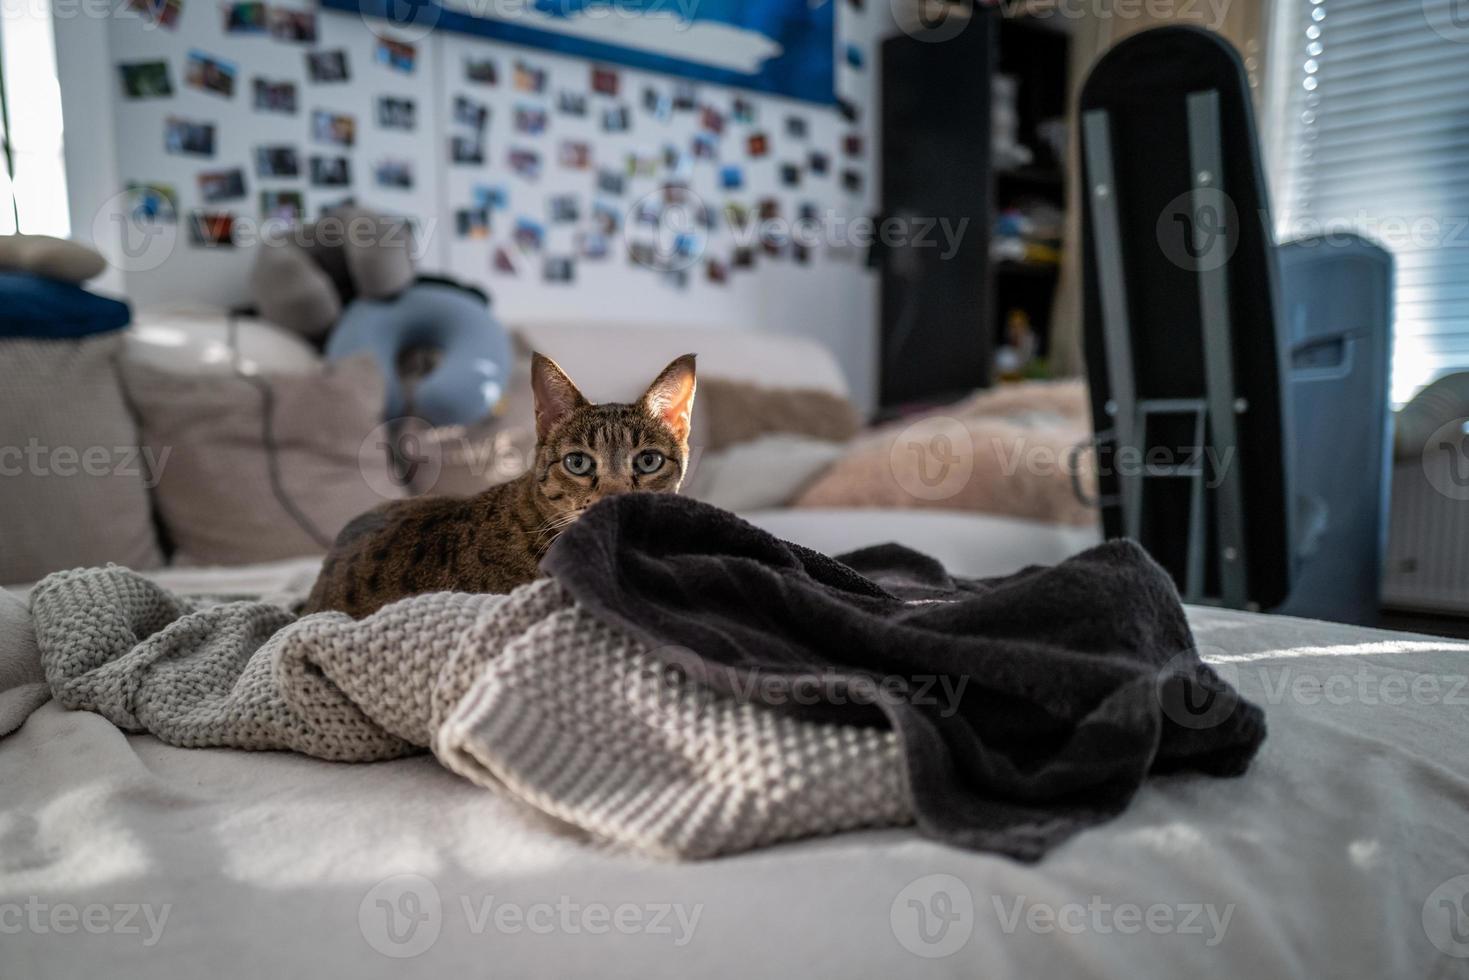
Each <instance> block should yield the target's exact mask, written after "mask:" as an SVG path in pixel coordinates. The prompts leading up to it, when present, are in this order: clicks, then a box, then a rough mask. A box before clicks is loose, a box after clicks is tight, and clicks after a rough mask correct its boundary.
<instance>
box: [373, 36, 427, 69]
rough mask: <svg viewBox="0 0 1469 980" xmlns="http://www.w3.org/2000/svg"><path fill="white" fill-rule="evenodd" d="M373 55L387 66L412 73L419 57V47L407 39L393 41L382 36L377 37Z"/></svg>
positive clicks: (378, 61)
mask: <svg viewBox="0 0 1469 980" xmlns="http://www.w3.org/2000/svg"><path fill="white" fill-rule="evenodd" d="M373 57H374V58H375V59H377V63H378V64H380V65H382V66H383V67H385V68H391V69H393V70H394V71H401V72H404V73H406V74H412V73H413V65H414V62H415V61H416V60H417V58H418V49H417V48H415V47H414V46H413V45H411V44H409V43H408V42H406V41H392V40H389V39H388V38H385V37H380V38H378V39H377V47H376V48H375V49H374V52H373Z"/></svg>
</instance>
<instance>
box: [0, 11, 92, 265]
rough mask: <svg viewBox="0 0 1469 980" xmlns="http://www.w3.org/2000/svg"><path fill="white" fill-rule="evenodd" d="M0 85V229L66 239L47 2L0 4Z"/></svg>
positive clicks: (58, 94)
mask: <svg viewBox="0 0 1469 980" xmlns="http://www.w3.org/2000/svg"><path fill="white" fill-rule="evenodd" d="M0 84H3V88H0V94H3V100H4V101H3V110H4V111H3V112H0V234H10V233H14V232H16V231H22V232H26V233H29V234H38V235H56V236H58V237H61V238H65V237H67V235H69V234H70V232H71V222H70V220H69V218H68V214H67V203H66V161H65V159H64V158H63V156H62V153H61V87H60V85H59V84H58V83H57V80H56V45H55V42H54V40H53V38H52V35H51V6H50V3H49V2H48V0H23V2H9V3H0ZM98 97H99V98H102V97H104V94H99V95H98Z"/></svg>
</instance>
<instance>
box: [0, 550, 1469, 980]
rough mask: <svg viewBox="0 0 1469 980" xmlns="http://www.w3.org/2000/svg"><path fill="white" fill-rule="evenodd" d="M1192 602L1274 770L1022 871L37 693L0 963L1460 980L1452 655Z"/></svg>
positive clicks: (227, 972)
mask: <svg viewBox="0 0 1469 980" xmlns="http://www.w3.org/2000/svg"><path fill="white" fill-rule="evenodd" d="M313 573H314V564H313V563H312V562H311V561H309V560H308V561H297V562H284V563H276V564H273V565H267V566H257V567H251V568H245V569H233V570H226V571H211V570H200V571H188V570H168V571H163V572H159V573H156V575H157V577H158V578H159V579H160V580H161V581H163V582H165V583H166V584H167V585H168V586H169V587H170V588H173V589H175V590H179V591H183V592H188V591H197V592H204V593H217V592H221V591H228V592H248V593H252V594H273V593H278V592H284V591H290V590H291V589H292V588H298V587H299V583H300V581H301V580H303V579H309V577H310V576H311V575H312V574H313ZM9 608H10V609H11V611H12V612H14V610H15V609H16V608H17V606H16V604H15V603H13V602H12V603H11V605H10V607H9ZM1190 620H1191V623H1192V625H1193V628H1194V630H1195V633H1196V636H1197V638H1198V641H1199V643H1200V645H1201V648H1202V650H1203V653H1204V655H1205V658H1206V659H1207V660H1208V661H1210V662H1211V663H1212V664H1214V665H1215V666H1216V668H1218V669H1219V670H1220V671H1221V672H1222V673H1224V675H1225V676H1226V677H1227V678H1228V679H1230V680H1231V681H1232V682H1233V683H1234V684H1235V685H1236V686H1237V687H1238V688H1239V690H1240V691H1241V692H1242V693H1243V694H1244V695H1245V696H1246V697H1248V698H1249V699H1251V700H1253V701H1255V702H1256V703H1257V704H1260V705H1261V706H1262V707H1264V709H1265V711H1266V715H1267V718H1268V723H1269V727H1270V736H1269V738H1268V739H1267V741H1266V742H1265V744H1264V747H1263V749H1262V751H1261V754H1260V755H1259V756H1258V757H1257V758H1256V760H1255V762H1254V764H1253V765H1252V767H1251V768H1250V770H1249V772H1248V773H1247V774H1246V775H1244V776H1243V777H1241V778H1238V779H1224V780H1210V779H1200V778H1188V777H1170V778H1160V779H1156V780H1153V781H1151V782H1150V783H1149V784H1148V785H1147V786H1146V787H1145V789H1144V790H1143V792H1142V793H1141V794H1140V795H1139V796H1138V797H1137V798H1136V799H1135V800H1134V802H1133V804H1132V806H1131V807H1130V808H1129V809H1128V810H1127V812H1126V813H1124V814H1123V815H1122V816H1121V817H1120V818H1118V819H1116V820H1114V821H1112V822H1110V823H1107V824H1105V825H1103V826H1101V827H1099V828H1096V829H1093V830H1090V831H1087V832H1084V833H1082V834H1080V835H1079V836H1077V837H1075V838H1074V839H1072V840H1071V841H1069V842H1068V843H1066V844H1064V845H1062V846H1061V847H1060V848H1059V849H1057V850H1056V851H1055V852H1053V853H1052V854H1051V855H1049V856H1048V857H1047V858H1045V859H1044V860H1042V861H1041V862H1040V863H1038V864H1035V865H1024V864H1019V863H1016V862H1013V861H1010V860H1008V859H1004V858H999V857H995V856H991V855H985V854H981V853H972V852H966V851H960V850H955V849H952V848H948V847H945V846H943V845H940V844H937V843H934V842H932V841H929V840H926V839H924V838H922V837H920V836H918V835H917V834H916V833H915V832H913V831H911V830H884V831H872V832H860V833H849V834H845V835H839V836H835V837H829V838H821V839H812V840H807V841H803V842H797V843H793V844H788V845H783V846H779V847H774V848H770V849H766V850H757V851H753V852H750V853H747V854H743V855H739V856H734V857H728V858H722V859H717V860H712V861H704V862H691V863H674V862H667V861H658V860H654V859H650V858H646V857H639V856H631V855H629V854H627V853H625V852H619V851H616V850H613V849H609V848H607V847H605V846H600V845H598V844H596V843H594V842H592V841H589V840H587V839H586V838H585V837H582V836H579V835H577V834H575V833H573V832H570V831H569V830H568V829H567V828H565V827H562V826H559V825H557V824H554V823H552V822H549V821H547V820H546V819H545V818H543V817H540V816H537V815H536V814H534V813H533V812H531V811H529V810H527V809H524V808H523V807H522V806H521V805H520V804H518V803H516V802H514V801H512V800H509V799H506V798H502V797H500V796H498V795H496V794H494V793H489V792H485V791H484V790H482V789H479V788H476V787H474V786H472V785H470V784H469V783H467V782H465V781H463V780H461V779H458V778H457V777H456V776H454V775H453V774H451V773H450V772H449V771H447V770H446V769H444V768H442V767H441V766H439V765H438V764H437V763H436V762H435V761H434V759H433V758H432V757H430V756H418V757H413V758H408V759H400V760H396V761H390V762H380V763H372V764H340V763H328V762H321V761H317V760H313V759H310V758H306V757H303V756H298V755H293V754H289V753H282V752H240V751H231V750H224V749H182V748H175V747H172V746H169V745H166V744H164V743H162V742H160V741H158V740H157V739H155V738H153V737H151V736H147V735H127V734H124V733H123V732H122V731H120V730H119V729H118V728H116V727H114V726H113V725H112V724H111V723H109V722H108V721H106V720H105V719H104V718H102V717H100V716H99V715H96V714H91V713H88V712H77V711H66V710H63V709H61V708H60V707H58V706H57V705H56V703H54V702H51V703H47V704H43V705H41V706H40V707H39V708H37V709H36V710H35V711H34V712H33V713H31V714H30V715H29V717H28V718H26V719H25V720H24V723H23V724H21V725H20V727H19V728H18V730H16V731H14V732H13V733H12V734H10V735H8V736H7V737H5V738H4V739H3V740H0V786H3V787H4V794H3V798H0V975H4V976H5V977H7V978H8V977H17V978H30V977H71V976H81V975H88V974H94V973H99V972H105V973H106V974H107V975H109V976H116V977H134V976H136V977H148V978H150V980H157V978H162V977H194V976H205V975H208V976H216V977H225V976H234V975H252V976H255V975H267V976H270V975H275V976H319V975H329V976H330V975H352V976H358V977H378V976H382V977H397V976H404V975H411V976H414V975H434V976H444V975H501V976H530V975H549V976H583V975H597V976H629V977H632V976H637V977H646V976H666V975H678V976H704V975H708V976H740V977H743V976H750V975H776V976H796V975H831V976H874V977H876V976H956V977H957V976H964V977H972V976H986V977H1011V976H1013V977H1037V976H1041V977H1047V976H1085V977H1129V978H1132V977H1139V976H1157V977H1175V976H1181V975H1195V974H1200V973H1202V974H1205V975H1212V976H1258V977H1285V976H1303V975H1329V976H1342V977H1346V976H1350V977H1410V976H1412V977H1452V976H1466V975H1469V936H1466V934H1465V931H1464V925H1465V921H1466V920H1465V919H1464V915H1465V910H1469V904H1466V903H1469V899H1466V895H1469V820H1466V819H1465V814H1466V813H1469V753H1465V752H1464V751H1463V749H1462V746H1463V744H1464V737H1465V735H1466V732H1469V688H1466V685H1465V677H1466V674H1469V644H1465V643H1461V642H1455V641H1449V640H1441V639H1434V638H1429V637H1421V636H1411V635H1406V634H1397V633H1387V632H1381V631H1372V630H1365V629H1360V628H1355V627H1342V626H1335V625H1328V624H1324V623H1317V622H1311V621H1304V620H1294V619H1289V618H1283V617H1266V616H1260V615H1252V614H1246V613H1237V612H1229V611H1221V610H1215V609H1204V608H1194V609H1191V610H1190ZM6 635H7V636H11V637H13V636H14V632H13V631H12V632H11V633H8V634H6ZM10 673H11V675H12V676H13V675H14V673H15V671H14V669H13V664H12V665H11V670H10Z"/></svg>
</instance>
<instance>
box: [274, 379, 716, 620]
mask: <svg viewBox="0 0 1469 980" xmlns="http://www.w3.org/2000/svg"><path fill="white" fill-rule="evenodd" d="M694 383H695V379H694V355H692V354H685V355H684V356H683V357H680V358H678V359H677V360H675V361H674V362H673V363H672V364H669V365H668V367H666V368H664V369H663V373H662V374H660V375H658V377H657V379H655V380H654V381H653V384H652V385H650V386H649V388H648V390H647V391H646V392H645V393H644V394H643V396H642V398H640V399H639V400H638V401H637V402H636V403H635V404H631V405H624V404H617V403H608V404H603V405H593V404H592V403H590V402H588V401H587V400H586V399H585V398H583V397H582V394H581V392H580V391H578V390H577V388H576V385H574V384H572V382H571V379H570V378H568V377H567V376H566V373H565V372H563V371H562V370H561V368H560V367H558V366H557V365H556V362H554V361H552V360H551V359H550V358H549V357H544V356H542V355H540V354H535V355H533V356H532V358H531V390H532V392H533V393H534V396H535V405H536V449H535V456H534V459H533V462H532V465H531V467H530V469H529V471H527V472H526V474H525V475H524V476H522V477H520V478H519V479H516V480H512V481H511V482H509V483H502V484H500V485H499V486H494V487H490V488H489V489H487V490H485V491H483V492H481V493H479V494H476V495H475V496H473V497H464V498H458V497H416V498H414V499H411V500H394V501H390V502H388V503H386V504H383V505H382V506H380V507H377V508H374V509H373V510H370V511H368V512H367V513H365V514H363V515H361V516H360V517H357V518H355V519H354V520H353V521H352V522H351V523H350V524H348V525H347V526H346V527H345V528H343V529H342V533H341V534H339V535H338V536H337V540H336V542H335V543H334V544H333V545H332V548H331V551H330V552H329V553H328V555H327V557H326V563H325V564H324V565H323V566H322V569H321V574H320V576H318V578H317V580H316V585H315V586H314V587H313V588H312V590H311V595H310V597H309V598H308V599H307V600H306V605H305V608H304V609H303V613H312V612H321V611H323V610H327V609H335V610H340V611H341V612H345V613H347V614H348V615H350V616H352V617H354V618H360V617H362V616H366V615H368V614H369V613H371V612H373V611H375V610H377V609H379V608H381V607H382V606H385V605H387V604H388V603H390V602H393V601H395V600H397V599H401V598H403V597H404V596H410V595H417V594H419V593H422V592H449V591H454V592H509V591H510V590H512V589H514V588H515V587H516V586H518V585H524V584H525V583H526V582H530V581H532V580H533V579H534V578H535V577H536V576H537V574H538V569H537V566H538V565H539V564H540V560H541V557H542V556H543V555H544V554H545V553H546V549H547V548H549V547H550V546H551V542H552V541H553V540H555V538H556V535H557V534H558V533H560V531H561V530H562V529H563V528H565V527H567V526H568V525H569V524H571V523H572V522H573V521H575V520H576V519H577V518H578V517H579V516H581V513H582V511H584V510H586V509H587V508H588V507H590V506H591V505H592V504H594V503H596V502H597V501H598V500H601V499H602V498H603V497H606V496H609V495H610V494H615V493H625V492H627V491H630V490H647V491H652V492H654V493H674V492H676V491H677V490H678V488H679V484H680V483H682V482H683V477H684V471H685V470H686V469H687V466H688V455H689V445H688V440H689V423H690V417H691V412H692V410H693V405H694Z"/></svg>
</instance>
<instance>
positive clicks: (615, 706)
mask: <svg viewBox="0 0 1469 980" xmlns="http://www.w3.org/2000/svg"><path fill="white" fill-rule="evenodd" d="M31 613H32V617H33V619H34V623H35V629H36V637H37V643H38V645H39V647H40V650H41V659H42V664H43V666H44V668H45V673H46V679H47V682H48V683H49V684H50V687H51V690H52V693H53V695H54V696H55V698H56V699H57V700H58V701H59V702H60V703H62V704H63V705H65V706H67V707H69V708H74V709H81V710H88V711H95V712H97V713H99V714H101V715H103V716H104V717H106V718H107V719H109V720H110V721H112V722H113V723H114V724H116V725H117V726H118V727H120V728H123V729H125V730H127V731H132V732H150V733H152V734H153V735H155V736H157V737H158V738H160V739H162V740H163V741H166V742H169V743H171V744H174V745H180V746H186V747H206V746H223V747H231V748H239V749H263V750H270V749H276V750H279V749H285V750H290V751H294V752H301V753H304V754H307V755H311V756H315V757H317V758H321V759H328V760H333V761H341V762H366V761H373V760H380V759H387V758H394V757H397V756H402V755H407V754H409V753H413V752H417V751H421V750H422V749H425V748H428V749H431V750H432V751H433V753H434V754H435V756H436V757H437V758H438V760H439V761H440V762H441V763H442V764H443V765H445V766H446V767H448V768H449V769H450V770H452V771H454V772H456V773H458V774H459V775H461V776H463V777H465V778H466V779H469V780H471V781H472V782H474V783H476V784H478V785H481V786H484V787H487V788H491V789H494V790H496V791H499V792H504V793H509V794H511V795H513V796H514V797H515V798H517V799H519V800H521V801H523V802H524V803H526V804H527V805H529V806H531V807H534V808H535V809H536V810H538V811H540V812H541V813H543V814H546V815H548V816H550V817H552V818H554V819H556V820H558V821H560V822H562V823H564V824H566V825H569V826H570V827H572V828H576V829H578V830H580V831H582V832H584V833H586V834H588V835H590V836H592V837H594V838H596V839H600V840H603V841H606V842H609V843H611V844H614V845H621V846H625V847H629V848H633V849H636V850H639V851H642V852H645V853H649V854H654V855H658V856H663V857H674V858H708V857H715V856H718V855H722V854H731V853H735V852H738V851H742V850H746V849H749V848H754V847H760V846H764V845H768V844H773V843H776V842H779V841H784V840H791V839H795V838H800V837H807V836H812V835H818V834H829V833H835V832H839V831H843V830H851V829H857V828H863V827H878V826H891V825H897V824H905V823H910V822H911V821H912V819H913V806H912V800H911V796H910V793H909V790H908V788H907V780H906V779H905V776H904V769H903V762H902V758H901V754H900V751H899V747H898V743H897V738H896V736H895V735H894V734H893V733H892V732H891V731H888V730H886V729H881V728H872V727H862V726H851V725H840V724H832V723H825V722H817V721H811V720H806V719H801V718H797V717H794V716H791V715H788V714H784V713H780V712H775V711H772V710H770V709H768V708H766V707H763V706H760V705H758V704H752V703H750V702H749V700H748V699H736V698H732V697H729V696H726V695H723V694H719V693H716V692H715V691H713V690H712V689H710V688H708V687H704V686H701V685H699V684H697V683H695V682H693V681H691V680H689V679H688V678H687V677H686V676H685V675H684V674H683V673H681V672H678V671H673V670H669V669H668V668H667V667H666V666H665V658H662V657H659V656H655V655H654V653H655V651H652V650H650V649H649V648H648V647H647V646H646V645H645V644H644V643H643V642H642V641H640V640H637V639H635V638H633V637H632V636H630V635H629V634H628V633H627V632H625V631H622V630H620V629H618V628H615V627H613V626H609V625H607V624H606V623H604V622H602V621H601V620H599V619H597V618H596V617H594V616H592V615H591V614H590V613H588V612H587V611H586V610H584V609H583V608H582V607H581V606H580V605H578V604H577V603H576V602H574V601H573V600H572V599H571V597H570V595H569V594H568V593H567V592H566V591H565V590H564V589H563V588H562V587H561V586H560V585H558V584H557V583H556V582H555V581H554V580H551V579H544V580H541V581H538V582H535V583H533V584H531V585H528V586H525V587H523V588H521V589H518V590H516V591H515V592H514V593H512V594H511V595H508V596H494V595H464V594H457V593H437V594H430V595H423V596H416V597H413V598H410V599H404V600H402V601H400V602H397V603H394V604H393V605H390V606H387V607H385V608H384V609H382V610H380V611H379V612H377V613H375V614H374V615H372V616H370V617H368V618H366V619H363V620H358V621H354V620H352V619H350V618H348V617H346V616H344V615H342V614H339V613H321V614H317V615H313V616H307V617H304V618H300V619H298V618H296V617H295V616H294V615H293V614H292V613H290V612H289V611H288V610H287V609H286V608H284V607H283V606H280V605H276V604H274V603H270V602H261V601H250V600H240V601H215V600H201V599H197V598H188V599H186V598H182V597H179V596H175V595H173V594H171V593H169V592H168V591H166V590H164V589H162V588H161V587H159V586H157V585H155V584H154V583H152V582H150V581H148V580H147V579H145V578H143V577H142V576H140V575H137V574H135V573H133V572H130V571H128V570H126V569H122V568H117V567H108V568H95V569H78V570H73V571H69V572H59V573H57V574H55V575H52V576H50V577H49V578H47V579H46V580H45V581H44V582H42V583H41V584H40V585H39V586H37V588H36V589H35V591H34V592H33V593H32V596H31Z"/></svg>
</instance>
